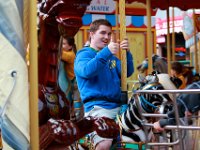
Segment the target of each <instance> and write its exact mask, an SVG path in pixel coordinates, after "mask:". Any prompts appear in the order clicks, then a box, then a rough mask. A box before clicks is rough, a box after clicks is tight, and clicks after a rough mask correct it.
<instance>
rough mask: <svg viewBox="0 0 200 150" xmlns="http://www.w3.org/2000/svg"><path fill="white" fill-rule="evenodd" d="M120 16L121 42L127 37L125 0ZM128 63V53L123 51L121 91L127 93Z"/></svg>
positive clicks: (121, 3)
mask: <svg viewBox="0 0 200 150" xmlns="http://www.w3.org/2000/svg"><path fill="white" fill-rule="evenodd" d="M119 6H120V7H119V14H120V17H119V19H120V41H122V40H123V39H124V38H125V37H126V16H125V0H119ZM126 79H127V62H126V51H125V50H123V49H122V50H121V89H122V91H127V80H126Z"/></svg>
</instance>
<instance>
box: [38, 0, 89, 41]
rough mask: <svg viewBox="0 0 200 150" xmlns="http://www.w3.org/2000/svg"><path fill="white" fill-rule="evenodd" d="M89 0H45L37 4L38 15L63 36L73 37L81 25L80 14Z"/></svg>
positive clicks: (81, 14) (82, 13)
mask: <svg viewBox="0 0 200 150" xmlns="http://www.w3.org/2000/svg"><path fill="white" fill-rule="evenodd" d="M90 2H91V0H84V1H81V0H70V1H69V0H46V1H45V2H43V1H42V2H41V3H40V4H39V6H40V7H39V12H40V17H42V20H44V21H45V22H46V23H47V24H48V25H50V26H54V27H55V29H58V30H59V34H61V35H63V36H70V37H73V36H75V34H76V33H77V31H78V30H79V28H80V27H81V26H82V16H83V15H84V12H85V10H86V8H87V6H88V5H89V3H90Z"/></svg>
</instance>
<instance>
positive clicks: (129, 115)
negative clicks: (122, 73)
mask: <svg viewBox="0 0 200 150" xmlns="http://www.w3.org/2000/svg"><path fill="white" fill-rule="evenodd" d="M163 77H165V82H166V83H167V84H168V86H170V88H174V89H176V87H175V86H174V84H173V83H172V81H171V80H170V78H169V76H167V75H166V76H165V75H164V76H158V75H157V74H156V73H153V74H151V75H148V76H146V77H142V76H139V83H140V87H139V89H140V90H163V89H166V87H165V88H164V86H163V85H162V84H161V83H160V82H159V78H163ZM166 77H168V78H166ZM166 79H168V81H166ZM162 82H163V81H162ZM137 96H138V103H136V100H135V98H134V95H133V96H132V97H131V99H130V101H129V103H128V105H127V108H126V109H125V111H124V112H123V113H121V115H119V116H118V122H119V125H120V127H121V130H122V134H121V139H120V141H121V142H131V143H132V142H135V143H139V142H145V141H146V140H147V141H149V140H151V138H152V137H153V132H152V129H151V128H150V127H148V128H147V127H146V131H147V133H148V135H146V134H145V129H144V126H143V124H142V122H143V120H142V117H141V112H139V111H142V113H151V114H152V113H161V114H164V113H166V112H168V111H169V110H171V107H172V99H171V98H170V96H169V95H168V94H139V95H137ZM138 104H139V105H138ZM139 107H140V108H139ZM152 119H153V118H150V117H148V118H146V121H147V122H148V123H153V122H154V121H155V120H154V121H153V120H152Z"/></svg>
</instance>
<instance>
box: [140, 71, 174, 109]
mask: <svg viewBox="0 0 200 150" xmlns="http://www.w3.org/2000/svg"><path fill="white" fill-rule="evenodd" d="M139 82H140V85H141V86H140V88H139V89H140V90H164V89H165V88H164V86H163V85H162V84H161V83H160V82H159V76H158V74H157V73H156V72H153V73H152V74H150V75H147V76H146V77H142V76H141V75H139ZM139 102H140V105H141V108H142V109H143V111H144V112H147V113H155V112H159V113H164V112H166V111H167V109H168V106H169V105H168V104H169V102H171V98H170V97H169V95H168V94H162V93H157V94H149V93H145V94H140V95H139Z"/></svg>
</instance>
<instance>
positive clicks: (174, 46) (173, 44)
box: [172, 7, 176, 61]
mask: <svg viewBox="0 0 200 150" xmlns="http://www.w3.org/2000/svg"><path fill="white" fill-rule="evenodd" d="M174 20H175V19H174V7H172V61H175V48H176V41H175V40H176V39H175V30H174Z"/></svg>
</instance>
